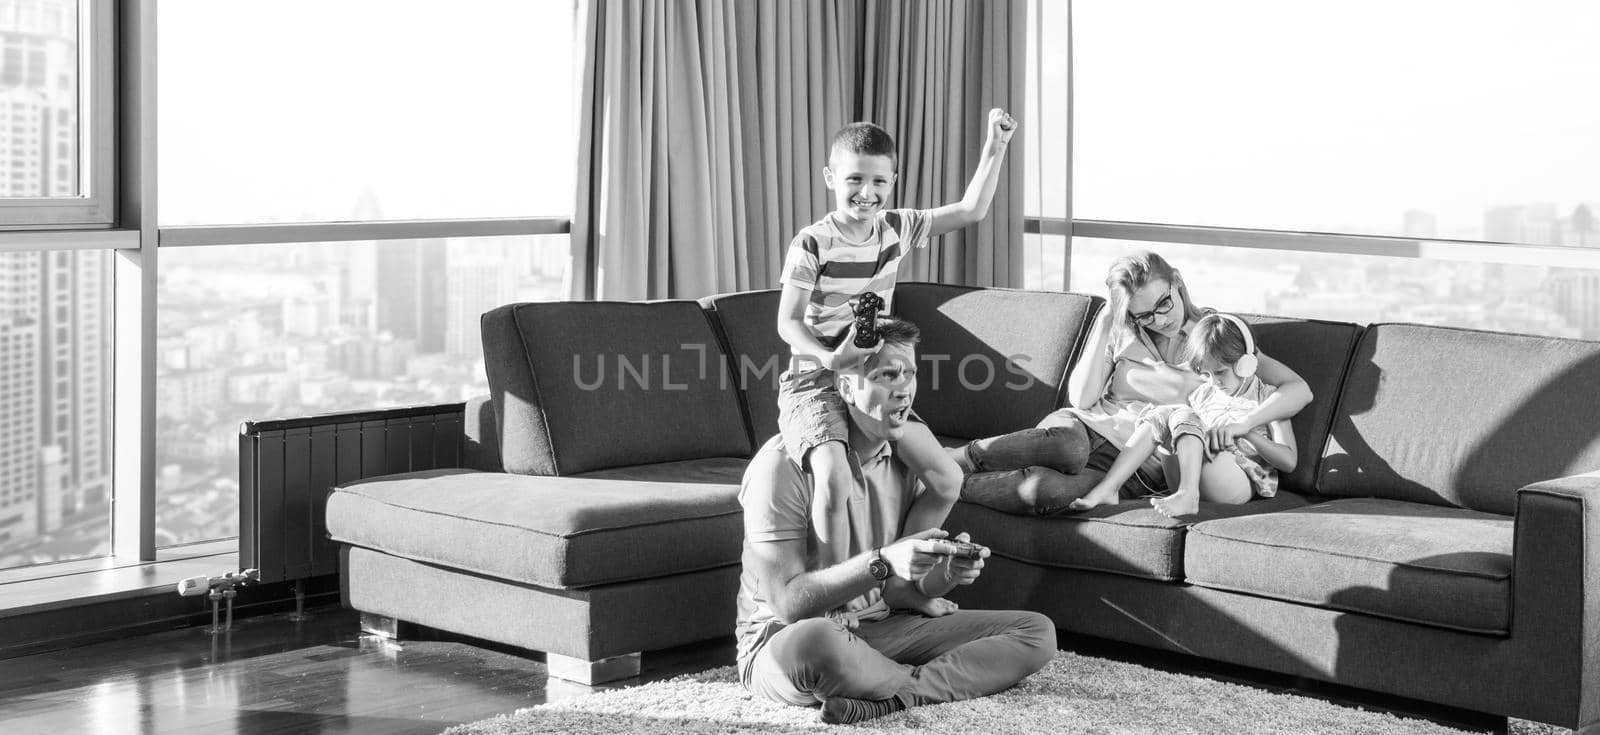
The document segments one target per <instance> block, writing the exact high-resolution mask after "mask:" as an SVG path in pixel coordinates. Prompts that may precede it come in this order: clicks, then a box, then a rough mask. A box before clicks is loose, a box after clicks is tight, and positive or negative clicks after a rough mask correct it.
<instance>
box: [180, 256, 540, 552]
mask: <svg viewBox="0 0 1600 735" xmlns="http://www.w3.org/2000/svg"><path fill="white" fill-rule="evenodd" d="M162 255H163V261H164V262H163V265H162V268H161V274H162V275H161V285H160V287H159V294H160V300H159V306H158V313H159V314H160V322H159V327H158V338H157V339H158V343H157V376H158V377H157V383H156V395H157V401H156V417H157V422H156V427H157V435H156V451H157V457H156V462H157V465H158V472H157V475H156V487H157V493H158V502H157V507H156V537H157V542H158V543H159V544H161V545H171V544H181V543H189V542H194V541H204V540H209V539H216V538H223V537H227V536H233V535H236V534H237V533H238V532H239V529H238V510H239V495H238V491H239V486H238V474H239V455H238V449H239V424H240V422H242V421H245V420H253V419H265V418H279V417H288V416H309V415H315V414H320V413H330V412H338V411H356V410H364V409H372V408H389V407H395V406H415V405H427V404H435V403H449V402H455V401H463V400H466V399H468V398H471V397H473V396H477V395H483V394H486V393H488V392H489V387H488V383H487V381H486V379H485V377H484V371H483V351H482V345H481V342H480V340H479V332H478V317H479V315H481V314H482V313H483V312H485V311H488V310H490V309H493V308H495V307H496V306H500V305H501V304H508V303H512V302H516V301H536V300H547V299H557V298H561V296H562V288H561V283H562V278H563V277H564V276H565V271H566V265H567V237H566V236H565V235H547V236H541V237H489V238H453V239H448V240H383V241H376V242H337V243H305V244H284V245H238V246H214V247H185V248H171V249H167V250H164V251H163V253H162Z"/></svg>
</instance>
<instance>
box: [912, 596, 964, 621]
mask: <svg viewBox="0 0 1600 735" xmlns="http://www.w3.org/2000/svg"><path fill="white" fill-rule="evenodd" d="M906 607H907V608H909V609H911V610H916V611H917V612H919V613H922V614H923V615H926V616H928V617H930V618H939V617H944V616H946V615H949V614H950V613H953V612H955V611H957V610H960V609H961V606H960V605H957V604H955V603H954V602H951V601H949V600H946V599H944V598H943V597H921V598H917V599H914V600H908V601H907V604H906Z"/></svg>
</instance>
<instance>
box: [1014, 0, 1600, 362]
mask: <svg viewBox="0 0 1600 735" xmlns="http://www.w3.org/2000/svg"><path fill="white" fill-rule="evenodd" d="M1064 5H1066V4H1063V3H1050V2H1039V3H1036V4H1035V7H1034V8H1033V9H1032V10H1031V11H1030V12H1031V17H1030V22H1031V23H1032V32H1033V35H1034V37H1035V38H1036V39H1037V45H1038V46H1039V47H1040V50H1039V51H1037V52H1033V53H1032V55H1031V56H1030V60H1031V61H1032V62H1033V64H1035V65H1037V68H1036V69H1030V85H1029V95H1030V99H1029V105H1030V107H1037V108H1039V109H1040V110H1041V112H1040V114H1041V115H1043V116H1044V119H1043V121H1042V122H1043V123H1044V124H1042V125H1040V126H1036V128H1042V129H1040V130H1038V132H1039V134H1040V135H1041V136H1043V137H1045V138H1046V141H1045V142H1044V143H1043V144H1041V146H1040V150H1039V151H1038V152H1037V153H1030V157H1037V158H1039V159H1040V162H1039V163H1038V164H1036V165H1037V167H1038V169H1039V174H1037V175H1030V178H1029V198H1028V209H1027V212H1028V215H1029V216H1030V218H1032V220H1031V223H1030V230H1031V231H1034V232H1037V233H1038V234H1036V235H1031V236H1030V238H1031V239H1030V240H1029V241H1028V242H1027V243H1026V247H1027V249H1028V255H1029V257H1030V260H1029V266H1030V268H1029V272H1028V281H1027V285H1029V286H1030V287H1042V288H1052V287H1057V285H1058V284H1059V285H1060V286H1061V287H1065V288H1068V289H1071V290H1076V291H1084V292H1089V293H1103V292H1104V289H1105V287H1104V283H1103V278H1104V274H1105V270H1106V266H1107V265H1108V263H1109V262H1110V260H1111V259H1112V258H1114V257H1116V256H1117V255H1120V254H1123V253H1126V252H1128V251H1130V250H1132V249H1135V248H1150V249H1154V250H1156V251H1158V252H1161V253H1163V254H1165V255H1167V256H1169V258H1170V259H1171V260H1172V261H1173V263H1174V264H1175V265H1177V266H1178V267H1179V268H1180V269H1182V270H1183V272H1184V275H1185V277H1186V278H1187V279H1188V280H1189V281H1190V282H1191V284H1193V286H1194V288H1195V290H1196V292H1197V293H1199V294H1205V296H1204V297H1202V298H1203V300H1204V302H1205V303H1206V304H1207V305H1211V306H1216V307H1219V308H1224V309H1235V310H1240V311H1255V312H1263V311H1264V312H1269V313H1279V314H1285V315H1291V316H1302V317H1320V318H1329V319H1338V320H1344V321H1353V322H1358V323H1371V322H1378V321H1409V322H1417V323H1424V324H1437V325H1448V326H1462V327H1474V328H1483V329H1494V330H1506V331H1516V332H1528V333H1534V334H1543V335H1551V336H1567V337H1585V338H1591V339H1597V338H1600V324H1597V321H1600V316H1596V315H1597V314H1600V300H1597V296H1596V293H1597V291H1600V259H1597V258H1596V257H1595V256H1596V255H1597V254H1600V168H1597V167H1596V166H1594V165H1593V161H1596V160H1600V137H1596V136H1595V135H1593V131H1594V130H1597V129H1600V98H1596V97H1595V96H1594V95H1590V94H1585V93H1583V92H1581V91H1580V90H1584V89H1586V88H1587V86H1590V83H1591V81H1592V80H1593V79H1595V78H1597V77H1600V50H1597V47H1596V46H1595V45H1594V44H1593V42H1592V40H1591V39H1590V38H1589V37H1590V36H1592V33H1590V30H1589V29H1592V28H1594V27H1596V26H1597V25H1600V6H1595V5H1593V4H1590V3H1583V2H1577V1H1575V0H1540V1H1539V2H1534V3H1523V4H1519V5H1517V6H1516V7H1514V8H1513V7H1510V6H1505V7H1500V6H1490V5H1483V4H1461V3H1446V2H1436V1H1432V0H1425V1H1422V2H1412V3H1400V4H1394V3H1380V2H1375V1H1372V0H1360V1H1359V2H1355V3H1354V4H1351V3H1342V4H1339V5H1337V6H1333V5H1306V4H1303V3H1274V2H1266V1H1265V0H1226V1H1225V2H1214V3H1198V4H1197V3H1188V2H1181V1H1180V0H1159V1H1157V2H1142V3H1131V4H1130V3H1118V2H1113V1H1112V0H1074V2H1072V3H1070V6H1069V8H1070V16H1071V17H1070V19H1066V18H1064V17H1062V16H1064V15H1065V14H1066V12H1068V11H1067V10H1066V9H1064V8H1063V6H1064ZM1061 53H1065V54H1066V56H1067V57H1068V58H1069V61H1068V63H1066V64H1065V66H1066V68H1067V69H1068V72H1067V73H1066V74H1065V75H1062V74H1060V73H1059V70H1060V65H1059V64H1058V62H1056V61H1053V59H1054V58H1056V55H1059V54H1061ZM1035 80H1036V81H1035ZM1063 103H1065V104H1066V105H1067V110H1068V114H1065V115H1059V114H1058V119H1062V122H1060V123H1059V124H1050V120H1051V118H1050V113H1049V112H1048V111H1050V110H1054V109H1057V108H1059V107H1060V106H1061V105H1062V104H1063ZM1050 140H1066V141H1070V145H1069V148H1068V151H1067V152H1066V153H1065V156H1064V157H1065V159H1066V160H1067V161H1069V165H1068V166H1067V168H1068V169H1069V170H1070V177H1067V178H1066V179H1064V180H1052V179H1050V178H1049V177H1048V176H1047V175H1046V172H1048V171H1050V170H1052V169H1053V168H1055V167H1056V166H1057V165H1059V164H1060V162H1061V158H1060V157H1058V156H1057V155H1056V154H1052V153H1051V152H1050V151H1051V148H1050V146H1049V145H1048V142H1049V141H1050ZM1062 199H1065V200H1067V203H1066V205H1065V206H1064V207H1060V206H1057V205H1056V204H1055V203H1056V202H1059V201H1061V200H1062ZM1063 210H1064V212H1065V213H1064V214H1062V213H1060V212H1062V211H1063ZM1035 264H1037V266H1036V267H1037V270H1035ZM1058 269H1059V270H1058Z"/></svg>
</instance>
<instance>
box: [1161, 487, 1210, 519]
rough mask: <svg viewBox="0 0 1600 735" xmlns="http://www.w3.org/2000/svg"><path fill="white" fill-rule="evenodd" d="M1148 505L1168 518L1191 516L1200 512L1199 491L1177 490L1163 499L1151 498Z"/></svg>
mask: <svg viewBox="0 0 1600 735" xmlns="http://www.w3.org/2000/svg"><path fill="white" fill-rule="evenodd" d="M1150 504H1151V505H1153V506H1155V507H1156V511H1157V512H1159V513H1161V515H1164V516H1167V517H1168V518H1177V517H1178V516H1191V515H1194V514H1195V513H1198V512H1200V491H1198V490H1179V491H1178V492H1175V493H1173V494H1171V495H1168V496H1166V497H1164V498H1151V499H1150Z"/></svg>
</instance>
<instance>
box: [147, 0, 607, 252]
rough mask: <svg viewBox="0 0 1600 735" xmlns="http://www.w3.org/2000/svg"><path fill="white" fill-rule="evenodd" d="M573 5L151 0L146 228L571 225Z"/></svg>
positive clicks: (525, 0) (543, 1) (527, 0)
mask: <svg viewBox="0 0 1600 735" xmlns="http://www.w3.org/2000/svg"><path fill="white" fill-rule="evenodd" d="M573 5H574V3H573V2H572V0H451V2H448V3H443V2H437V0H434V1H431V2H423V1H419V0H381V1H380V0H336V1H330V0H315V1H311V0H271V1H270V2H269V1H267V0H252V1H249V2H245V1H242V0H240V1H230V2H217V1H216V0H162V2H161V3H160V4H159V5H158V8H157V10H158V25H157V34H158V36H157V46H158V48H159V59H158V61H157V78H158V85H157V94H158V100H157V105H158V108H157V110H158V112H157V119H158V123H157V125H158V141H159V143H158V145H159V147H158V154H157V155H158V171H159V177H160V187H161V192H160V193H161V207H162V211H161V215H160V216H161V220H162V223H163V224H169V225H170V224H197V223H206V224H216V223H256V222H268V221H274V220H282V221H306V220H339V219H348V218H349V217H350V215H351V214H352V208H353V207H354V206H355V203H356V201H357V200H358V199H359V197H360V195H361V193H362V192H363V191H365V190H371V191H372V192H373V195H374V196H376V197H377V199H378V201H379V202H380V205H381V207H382V208H383V215H384V217H385V218H388V219H417V218H450V217H514V216H515V217H527V216H537V215H545V214H562V215H564V214H568V213H570V210H571V202H570V200H571V191H572V176H571V168H572V167H571V165H570V162H569V157H570V156H571V155H572V150H573V148H574V144H573V140H574V135H575V132H576V124H575V121H574V119H573V114H572V109H573V107H572V105H573V85H572V71H571V70H572V64H573V56H572V53H573V49H572V38H573ZM463 118H466V120H467V121H468V124H465V125H464V124H463V123H462V119H463ZM441 132H442V133H444V135H441V134H440V133H441ZM552 160H559V161H560V165H551V164H550V163H549V161H552ZM541 209H543V210H546V211H540V210H541Z"/></svg>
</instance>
